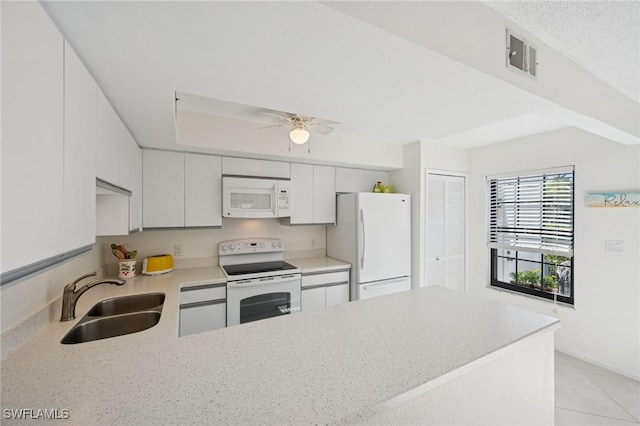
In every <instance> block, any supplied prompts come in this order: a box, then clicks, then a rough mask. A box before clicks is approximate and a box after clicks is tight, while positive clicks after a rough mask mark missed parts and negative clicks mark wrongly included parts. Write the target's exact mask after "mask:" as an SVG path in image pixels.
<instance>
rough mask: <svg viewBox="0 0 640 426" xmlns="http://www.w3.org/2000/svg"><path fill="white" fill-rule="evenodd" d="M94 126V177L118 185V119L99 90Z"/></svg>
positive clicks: (119, 133)
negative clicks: (95, 136)
mask: <svg viewBox="0 0 640 426" xmlns="http://www.w3.org/2000/svg"><path fill="white" fill-rule="evenodd" d="M96 125H97V129H96V134H97V139H96V156H95V162H96V163H95V164H96V177H97V178H99V179H102V180H104V181H107V182H109V183H110V184H113V185H118V152H119V147H120V138H121V131H120V118H119V117H118V114H116V112H115V111H114V109H113V107H112V106H111V104H110V103H109V101H108V100H107V98H106V97H105V96H104V94H103V93H102V90H100V89H98V90H97V102H96ZM118 186H119V185H118Z"/></svg>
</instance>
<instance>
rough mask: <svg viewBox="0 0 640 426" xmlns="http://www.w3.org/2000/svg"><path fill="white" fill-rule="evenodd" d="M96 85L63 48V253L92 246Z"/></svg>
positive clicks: (67, 48)
mask: <svg viewBox="0 0 640 426" xmlns="http://www.w3.org/2000/svg"><path fill="white" fill-rule="evenodd" d="M95 141H96V84H95V82H94V81H93V78H92V77H91V75H90V74H89V72H88V71H87V70H86V68H85V67H84V65H83V64H82V62H81V61H80V59H79V58H78V56H76V54H75V52H74V51H73V49H72V48H71V46H69V44H67V43H66V42H65V47H64V186H63V192H64V203H63V221H64V226H63V228H62V229H63V231H64V238H63V241H64V242H63V247H62V248H63V249H64V251H69V250H72V249H75V248H78V247H82V246H86V245H89V244H93V243H94V242H95V226H96V198H95V197H96V186H95V176H96V172H95V163H94V162H93V161H91V160H92V159H93V158H94V157H95Z"/></svg>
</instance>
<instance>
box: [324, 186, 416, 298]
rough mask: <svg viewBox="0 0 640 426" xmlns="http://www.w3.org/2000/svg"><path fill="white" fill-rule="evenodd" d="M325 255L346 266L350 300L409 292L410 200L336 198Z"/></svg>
mask: <svg viewBox="0 0 640 426" xmlns="http://www.w3.org/2000/svg"><path fill="white" fill-rule="evenodd" d="M336 204H337V205H336V208H337V217H336V222H337V224H336V226H329V227H327V256H329V257H333V258H335V259H338V260H342V261H343V262H348V263H350V264H351V280H350V283H351V284H350V286H351V290H350V291H351V296H350V297H351V300H360V299H367V298H370V297H375V296H382V295H385V294H390V293H396V292H399V291H404V290H409V289H411V197H410V195H409V194H380V193H373V192H357V193H351V194H341V195H338V196H337V203H336Z"/></svg>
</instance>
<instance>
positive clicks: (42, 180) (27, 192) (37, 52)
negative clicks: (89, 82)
mask: <svg viewBox="0 0 640 426" xmlns="http://www.w3.org/2000/svg"><path fill="white" fill-rule="evenodd" d="M0 7H1V8H2V9H1V14H0V15H1V19H2V37H1V39H2V49H1V51H2V53H1V54H2V160H1V161H2V171H1V173H2V195H1V196H2V272H3V273H4V272H7V271H10V270H14V269H16V268H19V267H21V266H25V265H28V264H30V263H34V262H37V261H40V260H43V259H47V258H50V257H52V256H54V255H57V254H59V253H61V251H62V250H61V245H64V246H67V244H63V235H64V232H63V228H64V226H63V191H64V185H63V179H64V166H65V164H64V157H63V156H64V145H63V144H64V140H63V125H64V116H63V114H64V85H63V83H64V76H63V69H64V68H63V67H64V62H63V60H64V53H63V50H64V41H63V38H62V36H61V35H60V33H59V32H58V30H57V29H56V27H55V26H54V25H53V23H52V22H51V20H50V19H49V17H48V16H47V14H46V13H45V12H44V10H43V9H42V6H41V5H40V3H39V2H1V3H0Z"/></svg>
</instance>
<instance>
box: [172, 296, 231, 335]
mask: <svg viewBox="0 0 640 426" xmlns="http://www.w3.org/2000/svg"><path fill="white" fill-rule="evenodd" d="M179 321H180V325H179V332H178V334H179V335H180V336H188V335H189V334H195V333H202V332H203V331H210V330H215V329H217V328H224V327H226V326H227V285H226V283H217V284H204V285H199V286H194V287H185V288H183V289H181V290H180V320H179Z"/></svg>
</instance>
